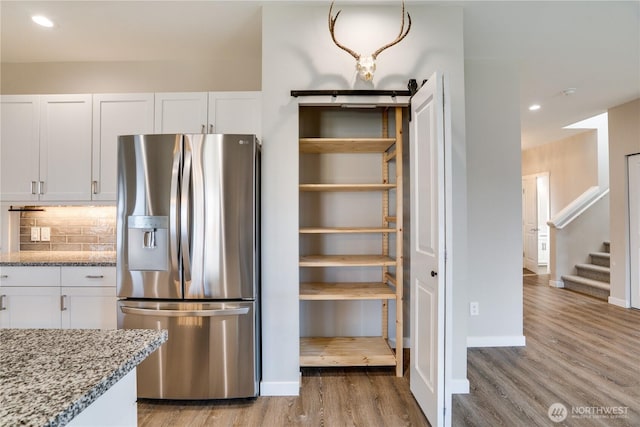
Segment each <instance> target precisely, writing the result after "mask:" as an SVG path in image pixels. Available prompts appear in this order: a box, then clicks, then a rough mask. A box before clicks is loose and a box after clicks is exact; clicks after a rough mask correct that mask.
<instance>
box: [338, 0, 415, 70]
mask: <svg viewBox="0 0 640 427" xmlns="http://www.w3.org/2000/svg"><path fill="white" fill-rule="evenodd" d="M332 4H333V3H332ZM338 13H340V12H338ZM336 18H338V15H336ZM407 18H408V19H409V25H407V31H406V32H404V0H402V25H400V33H399V34H398V37H396V39H395V40H394V41H392V42H391V43H389V44H386V45H384V46H382V47H381V48H380V49H378V50H376V51H375V52H373V53H372V54H371V57H372V58H373V59H376V57H377V56H378V55H380V53H381V52H382V51H383V50H385V49H388V48H390V47H391V46H393V45H396V44H398V43H400V42H401V41H402V39H404V38H405V37H407V34H409V30H410V29H411V15H409V12H407ZM334 23H335V20H334ZM329 26H331V24H329ZM403 33H404V34H403ZM331 35H332V36H333V32H332V33H331ZM334 41H335V39H334ZM343 49H344V48H343Z"/></svg>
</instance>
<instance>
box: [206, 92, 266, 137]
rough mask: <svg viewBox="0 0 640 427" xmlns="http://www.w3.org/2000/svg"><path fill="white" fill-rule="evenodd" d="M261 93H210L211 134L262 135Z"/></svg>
mask: <svg viewBox="0 0 640 427" xmlns="http://www.w3.org/2000/svg"><path fill="white" fill-rule="evenodd" d="M261 110H262V105H261V95H260V92H210V93H209V120H208V121H209V123H208V124H209V132H213V133H248V134H255V135H257V136H258V138H260V137H261V134H262V120H261V117H262V111H261Z"/></svg>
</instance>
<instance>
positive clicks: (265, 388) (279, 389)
mask: <svg viewBox="0 0 640 427" xmlns="http://www.w3.org/2000/svg"><path fill="white" fill-rule="evenodd" d="M299 395H300V381H261V382H260V396H299Z"/></svg>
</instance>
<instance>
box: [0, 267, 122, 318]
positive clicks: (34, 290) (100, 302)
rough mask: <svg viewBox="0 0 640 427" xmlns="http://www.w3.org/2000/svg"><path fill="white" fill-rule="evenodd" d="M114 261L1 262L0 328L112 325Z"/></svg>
mask: <svg viewBox="0 0 640 427" xmlns="http://www.w3.org/2000/svg"><path fill="white" fill-rule="evenodd" d="M116 318H117V317H116V282H115V267H1V268H0V327H1V328H78V329H115V328H116Z"/></svg>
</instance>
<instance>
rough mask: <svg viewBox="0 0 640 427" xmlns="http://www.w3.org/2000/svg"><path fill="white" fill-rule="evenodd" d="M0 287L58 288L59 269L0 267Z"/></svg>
mask: <svg viewBox="0 0 640 427" xmlns="http://www.w3.org/2000/svg"><path fill="white" fill-rule="evenodd" d="M0 286H1V287H5V286H60V267H5V266H0Z"/></svg>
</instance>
